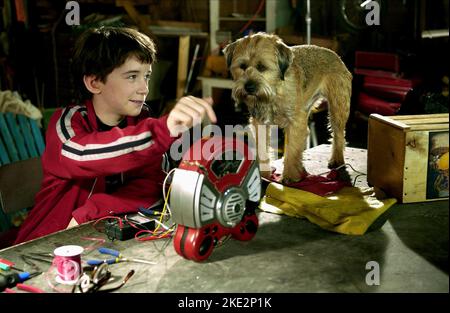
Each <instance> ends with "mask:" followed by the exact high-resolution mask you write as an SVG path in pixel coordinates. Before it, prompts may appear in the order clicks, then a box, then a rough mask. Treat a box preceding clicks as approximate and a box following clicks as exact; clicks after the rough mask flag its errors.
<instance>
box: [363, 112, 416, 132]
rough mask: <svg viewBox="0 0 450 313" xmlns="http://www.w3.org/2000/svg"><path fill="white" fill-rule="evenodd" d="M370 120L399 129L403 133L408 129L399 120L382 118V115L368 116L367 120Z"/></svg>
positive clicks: (388, 117) (387, 117)
mask: <svg viewBox="0 0 450 313" xmlns="http://www.w3.org/2000/svg"><path fill="white" fill-rule="evenodd" d="M370 119H373V120H378V121H380V122H383V123H385V124H389V125H392V126H394V127H395V128H399V129H402V130H404V131H407V130H409V129H410V127H409V126H408V125H407V124H406V123H404V122H402V121H401V120H397V119H392V118H391V116H383V115H380V114H370V116H369V120H370Z"/></svg>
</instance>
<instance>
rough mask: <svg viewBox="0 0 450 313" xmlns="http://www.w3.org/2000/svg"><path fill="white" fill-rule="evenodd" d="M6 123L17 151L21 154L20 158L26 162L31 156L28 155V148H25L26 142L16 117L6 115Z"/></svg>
mask: <svg viewBox="0 0 450 313" xmlns="http://www.w3.org/2000/svg"><path fill="white" fill-rule="evenodd" d="M5 117H6V122H7V123H8V127H9V129H10V130H11V133H12V135H13V137H14V142H15V144H16V147H17V150H18V152H19V156H20V159H21V160H26V159H28V158H29V157H30V156H29V155H28V152H27V148H26V147H25V140H24V139H23V136H22V134H21V133H20V130H19V126H18V125H17V121H16V118H15V117H16V116H15V115H14V114H13V113H11V112H8V113H5Z"/></svg>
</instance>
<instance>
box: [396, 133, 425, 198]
mask: <svg viewBox="0 0 450 313" xmlns="http://www.w3.org/2000/svg"><path fill="white" fill-rule="evenodd" d="M428 137H429V136H428V132H425V131H420V132H408V133H406V145H405V165H404V168H403V171H404V176H403V194H402V202H403V203H410V202H419V201H425V200H426V191H427V168H428Z"/></svg>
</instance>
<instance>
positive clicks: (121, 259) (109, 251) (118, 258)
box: [87, 247, 156, 265]
mask: <svg viewBox="0 0 450 313" xmlns="http://www.w3.org/2000/svg"><path fill="white" fill-rule="evenodd" d="M98 252H100V253H101V254H109V255H112V256H115V258H112V259H105V260H88V261H87V264H89V265H99V264H102V263H107V264H114V263H119V262H135V263H144V264H152V265H154V264H156V263H155V262H151V261H147V260H141V259H134V258H124V257H123V255H122V254H121V253H120V252H119V251H117V250H113V249H108V248H103V247H102V248H99V249H98Z"/></svg>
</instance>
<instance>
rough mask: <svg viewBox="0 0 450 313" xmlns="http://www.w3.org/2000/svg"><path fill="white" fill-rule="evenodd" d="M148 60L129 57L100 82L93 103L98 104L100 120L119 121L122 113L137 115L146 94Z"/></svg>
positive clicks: (150, 67)
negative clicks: (146, 62)
mask: <svg viewBox="0 0 450 313" xmlns="http://www.w3.org/2000/svg"><path fill="white" fill-rule="evenodd" d="M151 72H152V65H151V64H144V63H141V62H140V61H139V60H138V59H137V58H136V57H134V56H131V57H129V58H128V59H127V60H126V61H125V63H124V64H122V65H121V66H119V67H117V68H115V69H114V70H113V71H112V72H111V73H110V74H109V75H108V76H107V77H106V80H105V82H99V88H100V93H98V94H96V95H94V99H93V101H94V106H96V107H99V105H100V106H101V108H102V109H101V110H99V112H97V110H96V113H97V114H98V113H100V115H103V116H99V118H100V119H101V120H102V121H103V122H110V123H116V122H117V123H118V122H120V120H122V119H123V118H124V117H125V116H137V115H139V114H140V113H141V109H142V106H143V104H144V102H145V98H146V97H147V94H148V81H149V79H150V75H151Z"/></svg>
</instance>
